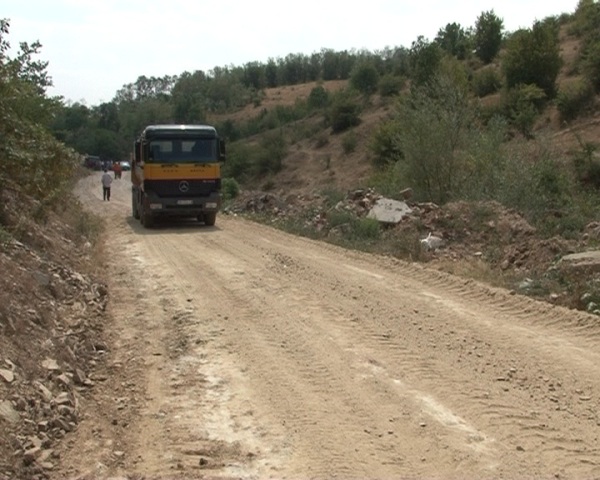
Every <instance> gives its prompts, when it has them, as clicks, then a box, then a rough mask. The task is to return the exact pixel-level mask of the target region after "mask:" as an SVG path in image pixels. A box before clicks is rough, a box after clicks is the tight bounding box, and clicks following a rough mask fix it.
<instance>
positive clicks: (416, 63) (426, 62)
mask: <svg viewBox="0 0 600 480" xmlns="http://www.w3.org/2000/svg"><path fill="white" fill-rule="evenodd" d="M441 61H442V49H441V48H440V47H439V45H438V44H437V43H435V42H429V41H428V40H426V39H425V38H424V37H422V36H419V37H418V38H417V40H415V41H414V42H413V43H412V46H411V48H410V66H411V77H412V80H413V83H414V84H415V85H416V86H419V85H424V84H425V83H427V82H428V81H429V80H430V79H432V78H433V77H435V75H436V73H437V70H438V68H439V66H440V62H441Z"/></svg>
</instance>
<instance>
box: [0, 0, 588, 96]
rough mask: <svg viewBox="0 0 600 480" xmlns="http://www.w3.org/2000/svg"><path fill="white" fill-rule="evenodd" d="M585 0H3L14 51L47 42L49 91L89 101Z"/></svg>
mask: <svg viewBox="0 0 600 480" xmlns="http://www.w3.org/2000/svg"><path fill="white" fill-rule="evenodd" d="M577 3H578V0H454V1H448V0H412V1H407V0H368V1H361V2H357V1H356V0H345V1H344V2H342V1H331V0H329V1H327V0H301V1H299V2H289V3H288V2H286V1H284V0H210V1H209V0H0V18H4V19H8V20H9V21H10V29H9V33H8V36H7V39H8V41H9V43H10V44H11V47H12V48H11V51H10V52H9V55H11V53H12V55H13V56H14V55H15V54H16V51H17V50H16V48H17V47H18V45H19V43H20V42H27V43H29V44H31V43H33V42H35V41H39V42H40V43H41V44H42V48H41V51H40V54H39V55H38V56H37V57H36V59H38V60H42V61H47V62H48V69H47V70H48V73H49V75H50V77H51V78H52V82H53V86H52V87H50V88H49V89H48V91H47V93H48V94H49V95H51V96H55V95H59V96H62V97H63V99H64V100H65V101H66V102H71V103H74V102H79V103H83V104H85V105H88V106H90V107H92V106H97V105H100V104H101V103H103V102H110V101H111V100H112V99H113V98H114V96H115V94H116V93H117V91H118V90H120V89H121V88H122V87H123V86H124V85H127V84H130V83H135V81H136V80H137V79H138V77H140V76H143V75H144V76H146V77H163V76H165V75H180V74H182V73H183V72H190V73H192V72H195V71H197V70H202V71H204V72H206V73H208V72H210V71H211V70H212V69H213V68H214V67H225V66H236V67H238V66H243V65H245V64H246V63H249V62H260V63H267V62H268V60H269V59H271V58H272V59H275V60H277V59H278V58H285V57H286V56H287V55H288V54H304V55H311V54H312V53H315V52H320V51H321V50H323V49H331V50H334V51H342V50H367V51H370V52H375V51H378V50H383V49H384V48H386V47H389V48H394V47H407V48H410V46H411V44H412V42H413V41H414V40H416V39H417V37H419V36H423V37H424V38H426V39H428V40H433V39H434V38H435V36H436V34H437V33H438V31H439V30H440V29H442V28H444V27H445V26H446V25H447V24H448V23H453V22H456V23H459V24H460V25H461V26H462V27H463V28H469V27H474V26H475V23H476V21H477V17H479V15H480V14H481V13H482V12H487V11H490V10H493V11H494V13H495V14H496V15H497V16H498V17H499V18H501V19H502V20H503V22H504V28H505V30H506V31H508V32H510V31H514V30H517V29H519V28H529V27H531V26H532V25H533V23H534V22H535V21H536V20H542V19H544V18H546V17H548V16H551V15H560V14H562V13H573V12H574V11H575V9H576V7H577Z"/></svg>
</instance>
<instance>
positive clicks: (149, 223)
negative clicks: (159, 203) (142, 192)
mask: <svg viewBox="0 0 600 480" xmlns="http://www.w3.org/2000/svg"><path fill="white" fill-rule="evenodd" d="M141 217H142V218H141V222H142V225H143V226H144V227H145V228H152V227H153V226H154V217H153V216H152V213H150V212H149V211H148V208H147V207H146V206H145V205H144V206H142V214H141Z"/></svg>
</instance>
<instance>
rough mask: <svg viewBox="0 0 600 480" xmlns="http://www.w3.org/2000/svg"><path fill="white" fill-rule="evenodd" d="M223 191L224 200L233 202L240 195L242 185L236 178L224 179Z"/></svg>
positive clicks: (222, 183)
mask: <svg viewBox="0 0 600 480" xmlns="http://www.w3.org/2000/svg"><path fill="white" fill-rule="evenodd" d="M221 190H222V192H223V199H224V200H231V199H233V198H236V197H237V196H238V195H239V194H240V184H239V183H238V182H237V181H236V179H235V178H231V177H227V178H223V180H222V182H221Z"/></svg>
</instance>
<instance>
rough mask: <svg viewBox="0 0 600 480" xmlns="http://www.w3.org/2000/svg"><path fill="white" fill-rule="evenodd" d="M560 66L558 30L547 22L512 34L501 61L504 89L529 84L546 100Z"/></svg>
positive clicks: (550, 95) (537, 23)
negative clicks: (543, 95)
mask: <svg viewBox="0 0 600 480" xmlns="http://www.w3.org/2000/svg"><path fill="white" fill-rule="evenodd" d="M561 65H562V60H561V57H560V45H559V39H558V30H557V28H556V26H555V25H554V24H552V23H551V22H535V23H534V24H533V27H532V28H531V29H523V30H519V31H517V32H515V33H514V34H513V35H512V36H511V37H510V39H509V41H508V43H507V45H506V54H505V56H504V57H503V61H502V66H503V69H504V73H505V76H506V86H507V87H508V88H513V87H516V86H517V85H520V84H525V85H528V84H533V85H537V86H538V87H540V88H541V89H542V90H544V92H545V93H546V95H547V96H548V97H549V98H552V97H553V96H554V94H555V90H556V77H557V76H558V73H559V71H560V67H561Z"/></svg>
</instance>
